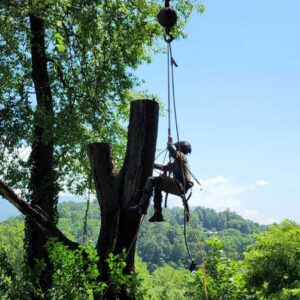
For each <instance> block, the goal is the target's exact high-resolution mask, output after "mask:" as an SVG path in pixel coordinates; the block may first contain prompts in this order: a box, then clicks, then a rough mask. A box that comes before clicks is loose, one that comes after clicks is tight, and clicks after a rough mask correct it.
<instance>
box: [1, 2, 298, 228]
mask: <svg viewBox="0 0 300 300" xmlns="http://www.w3.org/2000/svg"><path fill="white" fill-rule="evenodd" d="M171 3H172V1H171ZM204 4H205V6H206V11H205V13H204V14H202V15H200V14H196V13H195V14H194V15H193V16H192V18H191V19H190V21H189V23H188V25H187V27H186V32H187V34H188V38H187V39H185V40H179V41H174V42H173V46H172V47H173V55H174V58H175V60H176V62H177V63H178V65H179V67H178V68H177V69H176V70H175V72H176V73H175V81H176V99H177V110H178V119H179V120H178V121H179V130H180V137H181V138H182V139H186V140H188V141H190V142H191V143H192V146H193V152H192V155H191V156H190V162H191V166H192V170H193V173H194V174H195V175H196V176H197V178H199V179H200V180H201V182H202V183H203V185H204V190H203V191H202V192H200V191H199V189H198V188H197V187H196V188H195V189H194V192H193V197H192V199H191V200H190V202H191V205H194V206H196V205H201V206H205V207H211V208H215V209H217V210H224V209H225V208H230V209H232V210H235V211H237V212H238V213H239V214H241V215H243V216H244V217H246V218H249V219H252V220H254V221H258V222H260V223H271V222H274V221H276V222H280V221H281V220H283V219H285V218H289V219H292V220H295V221H297V222H298V223H300V213H299V212H300V201H299V200H300V199H299V198H300V197H299V195H300V193H299V189H298V182H299V181H300V175H299V170H300V159H299V158H300V154H299V153H300V143H299V131H300V118H299V115H300V104H299V98H300V84H299V83H300V39H299V34H300V18H299V11H300V1H299V0H294V1H292V0H289V1H286V2H282V1H270V0H264V1H233V0H231V1H230V0H227V1H206V2H204ZM137 73H138V75H139V76H140V77H142V78H144V79H145V81H146V82H145V84H144V85H143V88H144V89H147V90H148V91H149V93H153V94H157V95H158V96H159V97H160V98H161V100H162V101H164V102H166V95H167V90H166V87H167V82H166V57H165V56H164V55H158V56H156V57H155V59H154V60H153V62H152V63H151V64H150V65H144V66H142V67H141V68H139V70H138V72H137ZM166 121H167V120H166V119H164V118H161V119H160V127H159V128H160V130H159V143H158V147H159V148H164V146H165V143H166V139H167V127H166ZM174 136H175V132H174ZM169 205H171V206H173V205H180V200H179V199H177V198H170V199H169ZM8 213H11V205H10V204H9V203H6V202H2V204H1V211H0V219H1V218H3V216H7V214H8Z"/></svg>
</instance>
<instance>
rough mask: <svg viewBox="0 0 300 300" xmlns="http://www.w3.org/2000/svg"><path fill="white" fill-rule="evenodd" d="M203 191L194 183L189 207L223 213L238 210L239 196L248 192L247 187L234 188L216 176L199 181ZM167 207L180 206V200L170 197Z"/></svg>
mask: <svg viewBox="0 0 300 300" xmlns="http://www.w3.org/2000/svg"><path fill="white" fill-rule="evenodd" d="M200 182H201V184H202V187H203V190H202V191H201V188H200V186H199V185H198V184H197V183H195V186H194V188H193V195H192V197H191V199H190V200H189V204H190V206H205V207H209V208H213V209H215V210H217V211H223V210H225V209H226V208H229V209H231V210H235V211H237V210H239V208H240V199H239V196H240V195H241V194H242V193H244V192H245V191H246V190H248V188H247V187H242V186H236V185H234V184H232V183H231V182H230V180H228V179H226V178H224V177H223V176H216V177H214V178H209V179H205V180H200ZM169 205H170V206H171V207H173V206H181V205H182V204H181V199H180V198H178V197H175V196H170V201H169Z"/></svg>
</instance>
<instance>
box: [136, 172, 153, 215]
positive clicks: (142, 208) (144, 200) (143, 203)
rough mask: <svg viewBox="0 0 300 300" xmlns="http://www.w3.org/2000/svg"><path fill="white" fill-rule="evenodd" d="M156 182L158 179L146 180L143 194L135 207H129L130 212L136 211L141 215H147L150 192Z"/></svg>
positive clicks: (150, 178)
mask: <svg viewBox="0 0 300 300" xmlns="http://www.w3.org/2000/svg"><path fill="white" fill-rule="evenodd" d="M157 180H158V177H149V178H148V179H147V182H146V185H145V186H144V188H143V194H142V197H141V200H140V203H139V204H138V205H136V206H133V207H131V208H130V210H137V211H138V212H139V213H140V214H141V215H145V214H147V209H148V206H149V204H150V198H151V196H152V191H153V188H154V186H155V185H156V182H157Z"/></svg>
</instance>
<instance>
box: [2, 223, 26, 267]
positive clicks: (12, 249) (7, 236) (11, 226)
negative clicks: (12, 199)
mask: <svg viewBox="0 0 300 300" xmlns="http://www.w3.org/2000/svg"><path fill="white" fill-rule="evenodd" d="M23 241H24V221H23V219H21V218H11V219H9V220H7V221H4V222H1V223H0V245H1V248H0V250H1V251H2V252H3V253H5V255H6V256H7V259H8V261H9V263H10V265H11V266H12V268H13V269H14V270H15V271H17V270H18V269H19V268H20V266H22V265H23V263H24V262H23V260H24V259H23V257H24V250H23Z"/></svg>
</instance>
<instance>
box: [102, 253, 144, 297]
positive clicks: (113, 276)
mask: <svg viewBox="0 0 300 300" xmlns="http://www.w3.org/2000/svg"><path fill="white" fill-rule="evenodd" d="M125 259H126V252H125V251H124V252H123V253H122V254H120V255H113V254H110V255H109V257H108V260H107V262H108V267H109V270H110V271H109V275H110V279H109V287H110V288H111V289H112V291H113V292H114V294H115V297H116V298H117V299H118V295H120V294H121V291H122V290H123V291H124V290H126V291H127V293H128V294H129V295H130V296H131V297H132V299H136V300H143V299H149V298H148V293H147V291H146V289H145V288H144V287H143V285H142V282H143V279H142V278H141V277H140V276H139V275H138V273H136V272H133V273H131V274H129V275H128V274H124V272H123V271H124V268H125V267H126V263H125Z"/></svg>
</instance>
